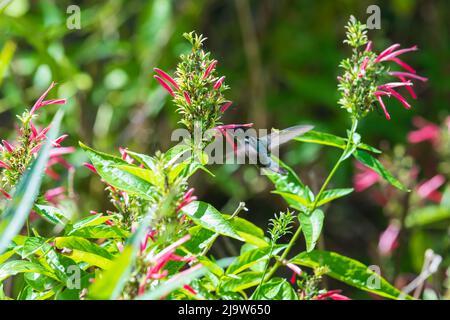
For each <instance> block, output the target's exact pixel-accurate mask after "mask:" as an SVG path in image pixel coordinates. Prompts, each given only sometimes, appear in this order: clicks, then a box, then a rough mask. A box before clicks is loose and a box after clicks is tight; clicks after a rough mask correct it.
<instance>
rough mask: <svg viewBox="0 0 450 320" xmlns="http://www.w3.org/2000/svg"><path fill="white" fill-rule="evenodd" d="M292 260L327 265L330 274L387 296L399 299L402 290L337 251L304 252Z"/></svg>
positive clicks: (300, 262)
mask: <svg viewBox="0 0 450 320" xmlns="http://www.w3.org/2000/svg"><path fill="white" fill-rule="evenodd" d="M291 262H292V263H295V264H298V265H301V266H306V267H310V268H318V267H321V266H327V268H328V269H329V272H328V273H327V275H328V276H330V277H332V278H334V279H337V280H339V281H342V282H344V283H346V284H348V285H350V286H353V287H356V288H358V289H361V290H364V291H368V292H372V293H375V294H377V295H379V296H382V297H385V298H389V299H397V297H398V296H399V295H400V291H399V290H398V289H397V288H395V287H394V286H392V285H391V284H389V282H387V281H386V280H385V279H384V278H382V277H381V276H380V275H378V274H377V273H375V272H374V271H372V270H371V269H369V268H368V267H367V266H366V265H364V264H362V263H361V262H359V261H357V260H354V259H351V258H348V257H345V256H342V255H340V254H338V253H335V252H328V251H319V250H315V251H312V252H309V253H308V252H303V253H300V254H299V255H297V256H296V257H294V258H293V259H292V260H291ZM407 298H410V297H407Z"/></svg>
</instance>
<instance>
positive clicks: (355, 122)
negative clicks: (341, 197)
mask: <svg viewBox="0 0 450 320" xmlns="http://www.w3.org/2000/svg"><path fill="white" fill-rule="evenodd" d="M357 127H358V120H356V119H355V118H352V128H351V131H350V134H349V136H348V141H347V145H346V146H345V149H344V151H343V152H342V154H341V156H340V157H339V160H338V161H337V162H336V164H335V165H334V167H333V169H331V172H330V173H329V174H328V177H327V178H326V179H325V182H324V183H323V185H322V187H321V188H320V190H319V192H318V193H317V196H316V197H315V200H314V203H313V205H312V206H311V207H310V208H309V210H308V212H307V214H308V215H310V214H312V213H313V212H314V210H316V208H317V204H318V202H319V200H320V197H321V196H322V193H323V192H324V191H325V190H326V188H327V186H328V184H329V183H330V181H331V179H332V178H333V176H334V175H335V173H336V172H337V170H338V169H339V166H340V165H341V163H342V162H344V160H346V159H347V158H348V152H349V151H350V150H351V148H352V146H353V136H354V134H355V132H356V128H357ZM301 231H302V227H301V226H299V227H298V229H297V231H296V232H295V233H294V235H293V236H292V238H291V240H290V241H289V243H288V246H287V248H286V249H285V250H284V251H283V254H282V255H281V257H280V259H278V260H277V261H276V262H275V264H274V266H273V267H272V269H271V270H270V272H269V273H268V274H267V277H266V279H265V280H264V281H266V280H268V279H270V278H271V277H272V276H273V274H274V273H275V272H276V271H277V269H278V268H279V267H280V265H281V264H283V263H284V261H285V260H286V258H287V256H288V254H289V252H290V251H291V250H292V248H293V247H294V244H295V242H296V241H297V239H298V238H299V237H300V234H301Z"/></svg>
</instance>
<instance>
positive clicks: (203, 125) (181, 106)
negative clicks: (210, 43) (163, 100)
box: [154, 32, 232, 132]
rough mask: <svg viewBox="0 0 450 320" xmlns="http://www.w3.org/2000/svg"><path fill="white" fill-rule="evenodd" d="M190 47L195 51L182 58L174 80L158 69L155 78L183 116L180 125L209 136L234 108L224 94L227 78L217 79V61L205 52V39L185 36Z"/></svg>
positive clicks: (189, 34)
mask: <svg viewBox="0 0 450 320" xmlns="http://www.w3.org/2000/svg"><path fill="white" fill-rule="evenodd" d="M184 36H185V38H186V39H187V40H188V41H189V42H190V43H191V45H192V51H191V52H190V53H189V54H187V55H181V62H180V63H179V64H178V67H177V70H176V73H175V74H176V76H175V78H173V77H171V76H170V75H169V74H167V73H166V72H164V71H163V70H161V69H158V68H155V69H154V71H155V72H156V73H157V75H155V76H154V78H155V79H156V80H157V81H158V82H159V83H160V84H161V86H162V87H163V88H164V89H166V90H167V92H168V93H169V94H170V95H171V96H172V97H173V101H174V103H175V105H176V106H177V111H178V112H179V113H180V114H181V115H182V119H181V121H180V122H181V123H182V124H184V125H185V126H186V127H187V128H188V129H189V130H190V131H192V130H193V129H194V126H199V129H200V130H202V132H206V131H207V130H208V129H211V128H213V127H215V126H216V124H217V123H218V122H219V120H220V117H221V115H222V113H224V112H225V111H226V110H227V109H228V108H229V107H230V106H231V104H232V102H231V101H228V100H226V99H225V97H224V95H223V92H224V91H225V90H227V89H228V86H227V85H225V83H224V81H225V76H218V75H216V65H217V60H212V59H211V58H210V53H209V52H205V51H204V50H203V49H202V47H203V42H204V41H205V40H206V38H204V37H203V36H202V35H197V34H195V33H194V32H190V33H185V34H184Z"/></svg>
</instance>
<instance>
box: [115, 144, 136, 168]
mask: <svg viewBox="0 0 450 320" xmlns="http://www.w3.org/2000/svg"><path fill="white" fill-rule="evenodd" d="M119 152H120V155H121V156H122V160H124V161H126V162H128V163H130V164H132V163H133V162H134V160H133V158H131V157H130V156H129V155H128V152H127V148H123V147H120V148H119Z"/></svg>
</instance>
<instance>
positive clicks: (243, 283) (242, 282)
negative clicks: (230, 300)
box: [221, 271, 262, 292]
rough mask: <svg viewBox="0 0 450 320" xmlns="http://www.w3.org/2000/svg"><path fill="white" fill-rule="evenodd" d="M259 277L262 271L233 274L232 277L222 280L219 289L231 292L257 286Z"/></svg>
mask: <svg viewBox="0 0 450 320" xmlns="http://www.w3.org/2000/svg"><path fill="white" fill-rule="evenodd" d="M261 277H262V272H256V271H249V272H242V273H240V274H239V275H235V276H234V277H233V278H229V279H227V280H224V281H223V282H222V285H221V289H222V290H224V291H233V292H237V291H242V290H245V289H248V288H251V287H254V286H257V285H258V284H259V283H260V282H261Z"/></svg>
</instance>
